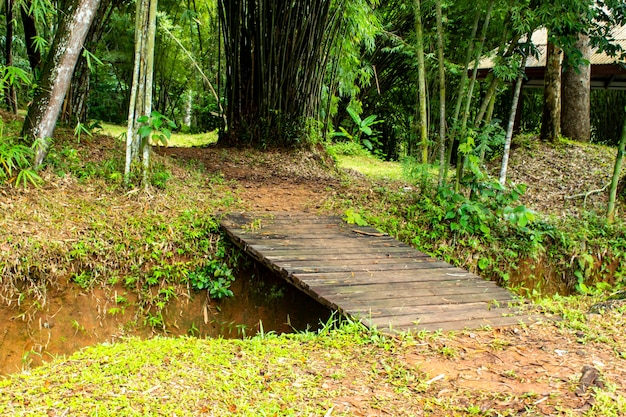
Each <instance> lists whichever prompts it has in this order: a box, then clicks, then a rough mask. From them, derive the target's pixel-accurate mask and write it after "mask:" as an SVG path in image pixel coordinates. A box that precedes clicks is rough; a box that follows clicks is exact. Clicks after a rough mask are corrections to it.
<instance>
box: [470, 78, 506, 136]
mask: <svg viewBox="0 0 626 417" xmlns="http://www.w3.org/2000/svg"><path fill="white" fill-rule="evenodd" d="M499 84H500V80H499V79H498V77H495V76H494V77H493V78H492V79H491V81H490V82H489V87H488V88H487V92H486V93H485V97H484V98H483V102H482V103H481V105H480V109H478V114H477V115H476V119H474V128H475V129H476V128H479V127H480V125H481V123H482V121H483V117H485V112H486V111H487V109H488V108H489V106H490V104H491V103H492V101H493V100H492V99H493V98H494V97H495V94H496V91H497V90H498V85H499ZM488 123H489V122H486V123H485V124H488Z"/></svg>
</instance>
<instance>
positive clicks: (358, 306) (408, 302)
mask: <svg viewBox="0 0 626 417" xmlns="http://www.w3.org/2000/svg"><path fill="white" fill-rule="evenodd" d="M369 295H371V296H372V297H363V298H354V297H346V296H344V297H331V299H332V300H333V301H334V302H335V304H337V305H340V306H341V308H342V309H343V310H345V311H350V312H354V311H369V310H370V309H379V308H382V307H386V306H388V305H389V299H388V298H382V297H381V298H377V297H376V295H375V294H372V293H370V294H369ZM513 301H514V300H513V299H512V298H511V296H510V295H508V294H491V293H476V294H448V295H445V296H444V295H427V296H415V295H413V296H405V297H397V298H396V299H395V300H394V302H395V305H397V306H399V307H404V306H431V305H439V304H441V305H444V304H463V303H468V302H469V303H475V302H485V303H492V304H494V305H497V304H499V305H501V306H507V304H508V303H510V302H513Z"/></svg>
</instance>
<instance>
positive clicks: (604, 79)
mask: <svg viewBox="0 0 626 417" xmlns="http://www.w3.org/2000/svg"><path fill="white" fill-rule="evenodd" d="M612 34H613V38H614V39H615V42H616V43H617V44H619V45H621V47H622V48H623V49H624V50H625V51H626V26H621V27H618V28H615V29H614V30H613V31H612ZM532 42H533V44H534V45H535V47H536V48H537V55H536V56H529V57H528V59H527V61H526V76H527V80H526V81H525V83H524V86H525V87H530V88H532V87H535V88H542V87H543V77H544V72H545V66H546V47H547V43H548V31H547V29H545V28H541V29H539V30H537V31H535V32H534V33H533V36H532ZM589 62H590V64H591V88H597V89H613V90H626V61H624V60H620V59H619V58H618V57H612V56H609V55H608V54H607V53H606V52H598V49H597V48H595V49H593V50H592V53H591V57H590V58H589ZM493 67H494V57H493V55H490V56H486V57H484V58H483V59H481V61H480V64H479V67H478V68H479V74H480V75H479V77H480V76H482V77H486V76H487V74H488V73H489V72H490V71H491V69H492V68H493Z"/></svg>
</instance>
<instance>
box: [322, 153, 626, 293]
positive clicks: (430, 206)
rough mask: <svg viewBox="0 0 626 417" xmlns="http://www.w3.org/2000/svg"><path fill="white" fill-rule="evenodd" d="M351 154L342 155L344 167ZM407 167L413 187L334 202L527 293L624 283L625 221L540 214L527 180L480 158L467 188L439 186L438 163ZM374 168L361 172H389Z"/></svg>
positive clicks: (383, 187) (590, 214) (390, 187)
mask: <svg viewBox="0 0 626 417" xmlns="http://www.w3.org/2000/svg"><path fill="white" fill-rule="evenodd" d="M340 149H342V148H340ZM479 150H480V149H479ZM348 158H350V156H343V157H342V156H339V159H340V165H341V163H343V161H342V159H348ZM475 162H476V163H477V162H479V161H478V160H476V161H475ZM403 166H404V167H403V176H402V179H403V180H404V181H408V182H409V183H410V184H411V186H409V187H407V186H401V185H400V184H395V185H394V184H393V183H391V184H390V183H388V182H381V181H378V186H377V187H378V188H376V189H375V191H376V193H377V197H375V198H371V197H364V196H359V195H355V194H349V195H344V196H343V197H344V199H343V201H337V202H335V203H332V204H333V205H335V206H338V207H343V209H344V210H345V209H348V208H349V209H351V210H352V209H354V208H356V207H360V216H361V217H362V218H364V219H366V220H367V221H368V222H369V223H370V224H372V225H374V226H376V227H378V228H379V229H381V230H383V231H385V232H387V233H390V234H391V235H393V236H396V237H398V238H399V239H400V240H403V241H405V242H407V243H410V244H412V245H413V246H415V247H416V248H418V249H419V250H422V251H424V252H426V253H429V254H431V255H433V256H435V257H437V258H440V259H444V260H446V261H447V262H450V263H453V264H456V265H459V266H462V267H464V268H468V269H470V270H472V271H474V272H478V273H479V274H480V275H481V276H484V277H489V278H491V279H493V280H496V281H498V282H499V283H500V284H501V285H504V286H508V287H511V288H512V289H514V290H515V291H517V292H518V293H520V295H523V296H531V297H538V296H542V295H546V294H554V293H560V294H571V293H574V292H578V293H583V294H585V293H590V292H593V291H606V290H607V289H611V290H615V291H617V290H619V289H621V288H623V287H624V286H626V233H625V231H626V224H625V223H624V221H623V220H618V221H616V222H614V223H612V224H611V223H609V222H607V221H606V218H605V216H604V213H597V212H595V211H594V210H586V211H584V212H583V214H582V215H581V216H576V217H569V216H562V217H557V216H549V215H545V214H542V213H537V212H535V211H533V210H531V209H529V208H528V207H526V206H525V205H524V204H522V203H521V202H520V199H521V198H522V196H523V195H524V193H525V192H526V185H525V184H518V185H509V186H507V187H503V186H501V185H500V184H499V183H498V181H497V180H494V179H491V178H490V177H489V176H488V175H486V173H485V172H484V171H483V170H481V169H480V168H479V166H478V164H477V165H476V166H474V167H473V168H472V169H471V170H468V172H466V174H465V176H464V178H463V181H462V184H463V185H464V187H463V189H462V190H461V191H455V190H454V184H453V183H451V184H450V185H446V186H443V187H437V184H436V182H435V179H436V172H437V167H434V166H428V165H427V166H424V165H421V164H418V163H416V162H415V161H414V160H412V159H407V160H405V161H404V163H403ZM353 169H357V170H358V167H355V168H353ZM368 170H369V168H366V169H364V170H363V171H362V172H363V173H365V174H368V175H370V176H371V177H372V178H373V179H375V180H376V179H379V178H383V177H384V172H379V173H377V174H375V175H371V174H370V173H369V171H368ZM387 178H395V172H394V171H391V172H390V173H389V175H388V176H387Z"/></svg>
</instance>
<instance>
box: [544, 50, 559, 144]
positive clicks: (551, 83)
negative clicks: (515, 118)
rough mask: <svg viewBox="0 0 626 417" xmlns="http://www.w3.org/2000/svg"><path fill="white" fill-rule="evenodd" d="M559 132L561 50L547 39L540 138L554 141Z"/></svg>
mask: <svg viewBox="0 0 626 417" xmlns="http://www.w3.org/2000/svg"><path fill="white" fill-rule="evenodd" d="M560 133H561V50H560V49H559V48H558V47H556V46H555V45H554V43H552V42H551V41H549V40H548V45H547V56H546V71H545V77H544V88H543V114H542V116H541V135H540V138H541V139H542V140H549V141H551V142H554V141H556V140H557V138H558V137H559V135H560Z"/></svg>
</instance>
